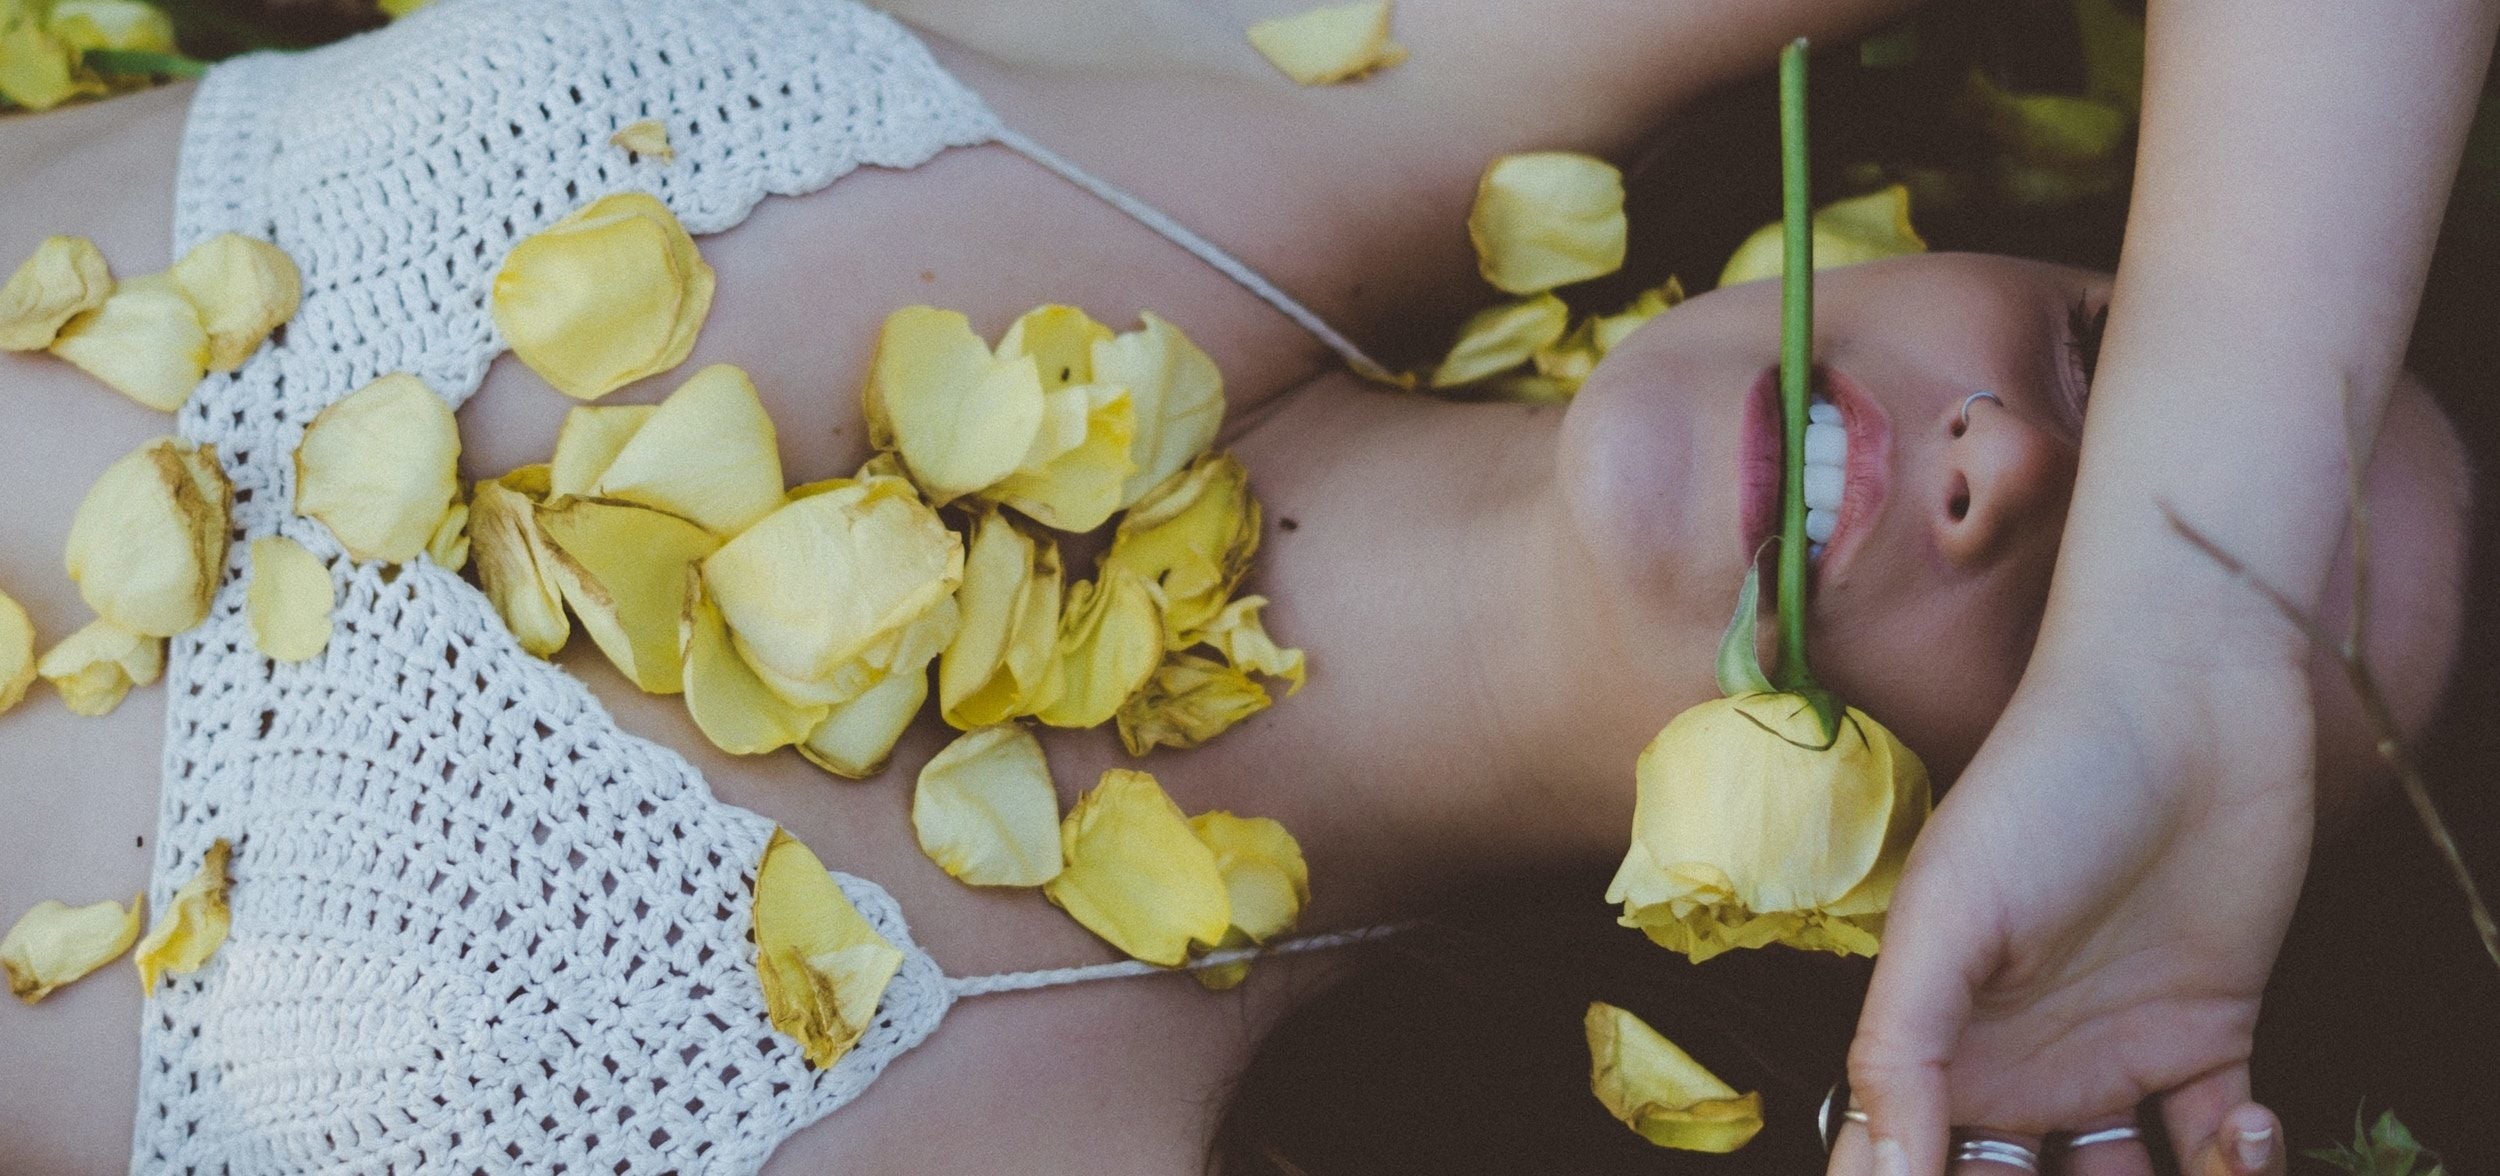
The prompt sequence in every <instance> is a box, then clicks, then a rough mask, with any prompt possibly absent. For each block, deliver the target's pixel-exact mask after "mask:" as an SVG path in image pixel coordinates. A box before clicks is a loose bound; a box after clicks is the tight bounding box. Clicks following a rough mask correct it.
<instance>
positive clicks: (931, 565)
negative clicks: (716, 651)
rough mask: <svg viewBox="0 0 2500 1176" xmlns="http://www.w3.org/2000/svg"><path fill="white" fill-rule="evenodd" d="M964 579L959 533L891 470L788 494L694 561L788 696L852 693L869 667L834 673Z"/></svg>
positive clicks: (751, 658)
mask: <svg viewBox="0 0 2500 1176" xmlns="http://www.w3.org/2000/svg"><path fill="white" fill-rule="evenodd" d="M962 580H963V541H962V540H961V539H959V538H957V537H956V535H955V533H954V532H952V531H949V530H948V529H947V528H946V524H945V523H944V522H942V521H940V520H939V519H938V517H937V512H935V511H933V510H931V509H930V508H929V506H928V504H927V503H925V502H922V501H921V500H920V496H919V495H918V494H917V493H915V492H914V491H913V489H912V487H911V485H910V483H908V482H905V481H903V480H901V479H899V478H870V479H868V480H866V481H860V482H852V483H848V484H846V485H843V486H840V487H838V488H835V489H831V490H827V491H825V492H823V493H820V494H813V495H810V496H808V497H805V498H799V499H796V500H794V501H792V502H790V503H788V504H787V505H784V506H783V507H781V508H780V509H779V510H776V511H774V512H773V513H771V514H769V515H766V516H765V517H764V518H763V519H762V520H761V521H759V522H757V523H756V524H755V525H754V526H752V527H749V528H747V529H746V530H745V531H743V532H741V533H740V534H739V535H738V537H737V538H735V539H732V540H730V541H729V542H728V543H726V544H723V545H722V546H721V548H720V550H719V551H718V552H717V553H715V554H713V555H712V556H711V557H710V558H708V559H706V560H705V561H704V565H703V582H704V586H705V587H706V588H708V589H709V590H710V591H711V592H712V594H713V597H714V599H716V600H718V601H719V602H720V608H721V615H722V616H723V617H725V618H726V619H727V620H728V622H729V629H730V632H731V634H733V635H734V636H735V638H736V640H737V642H738V648H739V650H740V651H741V652H742V653H744V654H745V655H746V658H747V661H748V663H749V664H751V665H753V666H754V667H755V668H756V671H757V672H758V673H759V674H760V675H762V676H763V677H764V679H765V680H766V681H767V682H769V683H771V684H772V685H773V688H774V689H776V690H779V691H781V692H782V693H783V696H784V697H786V698H789V699H790V700H791V701H793V702H828V703H834V702H846V701H849V700H850V699H851V698H852V697H855V696H856V695H857V693H858V691H859V690H861V689H865V688H866V687H867V686H868V685H871V684H873V679H871V680H869V681H856V682H842V681H837V680H835V675H836V674H837V673H838V672H839V671H841V670H842V669H843V668H844V667H845V666H846V664H848V663H852V662H854V661H855V660H857V659H858V658H860V656H861V655H862V654H864V653H867V652H869V649H870V647H871V646H873V645H876V644H877V643H878V642H880V641H884V640H887V639H889V638H893V637H896V636H897V635H899V634H901V633H902V632H903V630H904V629H905V628H907V627H908V626H910V625H912V624H913V623H915V622H917V621H919V620H921V619H922V618H923V617H925V616H927V615H928V613H929V612H930V610H931V609H933V608H935V607H937V604H938V602H939V601H940V600H943V599H945V598H947V597H950V596H952V595H953V594H954V591H955V586H956V585H957V584H959V583H961V582H962ZM943 645H944V642H942V641H941V642H940V643H939V648H943ZM930 652H931V653H932V654H934V653H935V652H936V650H935V649H932V650H931V651H930ZM811 684H815V685H819V686H821V689H811V688H810V687H811Z"/></svg>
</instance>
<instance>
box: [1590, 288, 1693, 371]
mask: <svg viewBox="0 0 2500 1176" xmlns="http://www.w3.org/2000/svg"><path fill="white" fill-rule="evenodd" d="M1683 302H1684V283H1683V282H1681V281H1679V280H1677V279H1675V278H1673V277H1670V278H1668V279H1667V281H1666V284H1665V285H1662V286H1659V287H1656V288H1654V289H1649V290H1643V291H1641V293H1640V296H1639V297H1636V298H1634V299H1633V300H1632V304H1631V305H1630V306H1626V307H1624V308H1623V309H1622V310H1619V311H1616V312H1615V313H1613V314H1609V315H1600V316H1598V317H1597V318H1594V319H1591V320H1589V334H1590V338H1591V341H1592V342H1594V343H1595V344H1596V345H1597V354H1598V355H1599V357H1601V358H1602V357H1604V356H1605V354H1606V353H1607V352H1609V351H1612V350H1614V349H1615V344H1617V343H1621V342H1623V340H1624V337H1625V336H1627V335H1630V334H1631V333H1632V332H1633V331H1635V330H1638V329H1639V328H1640V325H1641V324H1642V323H1645V322H1648V321H1649V320H1651V319H1654V318H1656V317H1658V316H1659V315H1661V314H1664V313H1666V312H1667V311H1668V310H1669V309H1671V308H1673V307H1676V306H1679V305H1681V304H1682V303H1683Z"/></svg>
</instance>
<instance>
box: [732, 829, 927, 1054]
mask: <svg viewBox="0 0 2500 1176" xmlns="http://www.w3.org/2000/svg"><path fill="white" fill-rule="evenodd" d="M754 920H755V922H754V930H755V948H756V956H757V964H756V972H757V976H758V978H759V980H760V981H761V983H762V984H763V988H764V1008H765V1010H766V1013H767V1015H768V1016H770V1017H771V1019H772V1023H773V1028H775V1029H778V1030H780V1031H782V1032H783V1033H786V1034H789V1035H790V1036H791V1037H793V1038H795V1039H797V1041H798V1042H799V1045H800V1047H801V1049H802V1052H804V1054H805V1055H806V1057H807V1060H808V1061H809V1062H810V1063H811V1064H813V1065H815V1066H816V1067H818V1068H819V1069H821V1068H823V1067H826V1066H830V1065H832V1064H834V1063H835V1062H836V1061H839V1060H841V1057H842V1055H843V1054H845V1053H848V1052H849V1051H850V1048H851V1046H852V1045H853V1044H855V1043H857V1042H858V1041H859V1037H860V1034H862V1033H864V1032H866V1031H867V1029H868V1026H869V1025H870V1024H872V1023H873V1022H874V1021H875V1020H876V1015H877V1003H878V1002H879V1001H880V1000H882V999H884V996H885V987H886V985H887V984H888V983H891V982H892V981H893V979H894V974H895V972H896V971H898V970H900V969H901V967H902V966H903V953H902V952H901V951H898V950H896V949H895V947H894V944H893V943H892V942H890V941H889V940H887V939H886V937H885V936H883V935H880V934H878V933H877V929H876V927H874V926H873V925H871V924H870V923H869V922H868V920H867V919H865V918H863V917H861V915H860V913H859V909H858V908H857V907H854V906H852V905H851V900H850V899H849V898H847V897H845V896H844V895H843V893H842V888H841V886H840V885H838V884H837V883H835V882H834V880H833V875H831V874H829V873H827V872H826V871H825V866H824V863H823V862H820V861H818V860H817V859H816V855H815V854H813V853H811V852H809V851H808V848H807V847H806V846H805V845H802V844H800V843H799V840H798V839H797V838H795V837H792V836H790V835H789V834H788V833H786V832H784V831H782V830H781V829H779V828H775V829H774V830H773V836H772V840H771V841H770V842H769V843H767V844H766V846H765V848H764V860H763V862H762V864H760V865H758V866H757V867H756V871H755V912H754Z"/></svg>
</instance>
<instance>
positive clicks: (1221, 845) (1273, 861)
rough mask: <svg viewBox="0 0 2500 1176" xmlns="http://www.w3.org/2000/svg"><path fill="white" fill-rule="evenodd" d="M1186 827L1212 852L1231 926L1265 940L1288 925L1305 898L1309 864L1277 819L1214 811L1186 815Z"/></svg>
mask: <svg viewBox="0 0 2500 1176" xmlns="http://www.w3.org/2000/svg"><path fill="white" fill-rule="evenodd" d="M1189 828H1190V831H1191V832H1193V833H1196V834H1197V835H1198V840H1200V841H1202V842H1205V843H1206V846H1207V848H1208V849H1210V850H1213V851H1214V852H1215V868H1216V869H1217V871H1219V872H1220V873H1222V874H1223V876H1224V890H1225V893H1226V894H1227V895H1228V896H1229V898H1230V902H1231V904H1232V912H1233V913H1232V929H1233V930H1235V931H1238V932H1240V933H1241V934H1242V935H1243V936H1246V937H1247V938H1248V939H1249V940H1250V942H1252V943H1265V942H1267V941H1268V940H1270V939H1273V938H1275V937H1276V936H1279V935H1282V934H1284V933H1285V932H1287V931H1290V930H1292V929H1293V925H1294V924H1295V923H1296V922H1298V921H1300V919H1301V918H1302V908H1303V906H1304V904H1306V903H1309V902H1310V901H1311V868H1310V866H1308V865H1307V864H1305V863H1304V862H1303V860H1302V845H1301V843H1299V842H1297V841H1295V840H1294V839H1293V834H1291V833H1289V832H1286V831H1285V826H1284V825H1283V824H1282V823H1281V822H1278V821H1275V820H1272V819H1270V818H1267V817H1239V816H1234V815H1233V814H1231V813H1228V812H1221V811H1218V812H1209V813H1200V814H1198V815H1197V816H1194V817H1191V818H1190V819H1189Z"/></svg>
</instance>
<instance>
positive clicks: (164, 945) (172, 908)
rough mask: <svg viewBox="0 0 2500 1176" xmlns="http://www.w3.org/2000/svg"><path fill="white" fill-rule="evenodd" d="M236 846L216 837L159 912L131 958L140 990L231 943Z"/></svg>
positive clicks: (195, 966) (188, 969)
mask: <svg viewBox="0 0 2500 1176" xmlns="http://www.w3.org/2000/svg"><path fill="white" fill-rule="evenodd" d="M233 852H234V847H233V846H231V845H229V844H227V843H226V839H225V838H223V837H220V838H218V839H217V840H216V841H215V842H212V843H211V844H210V845H209V847H208V852H207V853H206V854H204V855H202V857H201V859H200V868H199V871H198V872H197V873H194V874H193V875H191V877H190V879H189V880H188V881H186V882H184V883H183V884H182V887H181V889H178V890H176V891H174V900H173V902H172V904H170V905H169V906H167V907H166V908H165V911H164V913H162V914H160V915H158V916H157V918H156V926H155V927H153V928H151V929H149V931H148V936H147V938H145V939H142V940H140V941H139V949H138V951H136V952H135V953H133V954H132V956H131V962H132V963H134V964H136V965H138V967H139V991H140V992H143V993H153V992H155V991H156V978H157V977H158V976H161V975H163V974H165V973H167V972H196V971H198V970H199V968H200V965H202V964H205V963H207V962H208V957H210V956H213V955H215V954H217V949H218V948H219V947H222V946H224V945H225V942H226V932H227V930H228V929H229V927H230V926H231V924H232V922H233V915H232V913H231V912H230V911H229V910H228V909H227V907H226V889H227V887H228V886H229V885H230V884H231V879H230V878H229V877H228V876H227V874H226V862H227V858H228V856H229V855H231V854H232V853H233Z"/></svg>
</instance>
